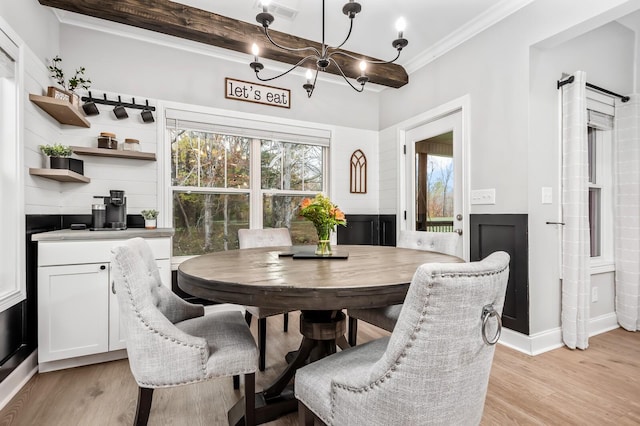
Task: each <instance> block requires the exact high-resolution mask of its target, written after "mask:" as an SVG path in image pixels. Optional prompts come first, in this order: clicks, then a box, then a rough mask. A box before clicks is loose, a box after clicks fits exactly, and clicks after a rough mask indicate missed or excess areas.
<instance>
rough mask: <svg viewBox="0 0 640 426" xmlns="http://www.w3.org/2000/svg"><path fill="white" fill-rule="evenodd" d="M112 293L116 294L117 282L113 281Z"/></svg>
mask: <svg viewBox="0 0 640 426" xmlns="http://www.w3.org/2000/svg"><path fill="white" fill-rule="evenodd" d="M111 293H113V294H116V282H115V281H111Z"/></svg>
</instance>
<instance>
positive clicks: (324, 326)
mask: <svg viewBox="0 0 640 426" xmlns="http://www.w3.org/2000/svg"><path fill="white" fill-rule="evenodd" d="M345 331H346V321H345V315H344V313H343V312H342V311H303V312H302V314H301V315H300V333H301V334H302V336H303V338H302V343H301V344H300V348H298V350H297V351H296V352H292V353H290V355H289V357H291V354H293V358H292V359H291V361H290V362H289V364H288V365H287V368H285V370H284V371H283V372H282V373H280V375H279V376H278V378H277V379H276V381H275V382H274V383H273V384H271V386H269V387H268V388H266V389H264V390H263V391H262V392H258V393H256V394H255V402H256V409H255V413H256V416H255V418H256V423H257V424H261V423H266V422H269V421H272V420H275V419H277V418H278V417H281V416H283V415H285V414H288V413H291V412H293V411H296V410H297V409H298V401H297V400H296V398H295V394H294V392H293V384H292V383H290V382H291V380H292V379H293V377H294V376H295V372H296V370H297V369H298V368H300V367H303V366H304V365H306V364H307V363H309V362H314V361H317V360H319V359H321V358H324V357H325V356H328V355H331V354H333V353H335V352H336V345H338V346H340V347H341V348H346V347H348V346H349V345H348V344H347V341H346V339H345V337H344V334H345ZM228 418H229V425H244V398H242V399H240V400H239V401H238V402H237V403H236V404H235V405H234V406H233V407H232V408H231V409H230V410H229V413H228Z"/></svg>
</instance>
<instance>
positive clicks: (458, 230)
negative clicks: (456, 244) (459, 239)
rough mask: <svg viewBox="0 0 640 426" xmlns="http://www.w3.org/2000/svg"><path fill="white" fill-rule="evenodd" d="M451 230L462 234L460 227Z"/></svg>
mask: <svg viewBox="0 0 640 426" xmlns="http://www.w3.org/2000/svg"><path fill="white" fill-rule="evenodd" d="M453 232H455V233H456V234H458V235H462V229H460V228H458V229H454V230H453Z"/></svg>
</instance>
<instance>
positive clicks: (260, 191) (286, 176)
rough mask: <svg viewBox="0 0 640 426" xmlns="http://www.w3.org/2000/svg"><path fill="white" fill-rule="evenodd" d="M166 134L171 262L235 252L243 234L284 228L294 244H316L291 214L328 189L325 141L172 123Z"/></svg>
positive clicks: (308, 226)
mask: <svg viewBox="0 0 640 426" xmlns="http://www.w3.org/2000/svg"><path fill="white" fill-rule="evenodd" d="M170 116H171V112H169V113H168V117H170ZM198 118H200V119H202V118H203V115H202V114H200V115H199V117H198ZM205 118H206V117H205ZM245 124H247V125H251V124H255V123H250V122H249V123H245ZM289 127H290V126H289ZM167 135H168V138H169V140H170V143H171V157H172V161H171V191H172V199H173V226H174V228H175V231H176V233H175V235H174V238H173V255H174V256H191V255H198V254H203V253H208V252H213V251H221V250H231V249H236V248H238V238H237V235H238V229H240V228H250V227H251V228H261V227H265V228H277V227H286V228H289V229H290V230H291V236H292V239H293V241H294V243H295V244H304V243H311V242H313V241H315V235H316V233H315V230H314V229H313V226H312V224H311V223H309V222H308V221H305V220H303V219H302V218H298V216H297V214H296V210H297V208H298V205H299V204H300V202H301V201H302V199H303V198H304V197H312V196H314V195H315V194H316V193H318V192H323V191H324V189H325V188H326V187H327V181H326V176H327V173H326V167H327V161H326V159H327V158H328V157H327V156H328V138H318V137H314V136H313V135H312V136H311V137H310V136H309V135H292V134H284V133H282V132H274V131H272V130H269V131H265V130H261V129H249V128H246V127H245V128H239V127H238V128H236V127H231V126H226V125H224V126H223V125H217V124H215V120H212V122H211V123H207V122H193V121H188V120H177V119H173V118H168V119H167ZM296 139H298V140H296Z"/></svg>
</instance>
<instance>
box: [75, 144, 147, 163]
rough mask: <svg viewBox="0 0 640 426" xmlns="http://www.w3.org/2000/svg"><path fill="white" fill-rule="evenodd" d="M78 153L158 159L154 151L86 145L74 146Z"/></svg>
mask: <svg viewBox="0 0 640 426" xmlns="http://www.w3.org/2000/svg"><path fill="white" fill-rule="evenodd" d="M71 149H72V150H73V152H74V153H76V154H78V155H95V156H98V157H115V158H130V159H132V160H147V161H156V154H155V153H154V152H139V151H124V150H119V149H106V148H89V147H86V146H72V147H71Z"/></svg>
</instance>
